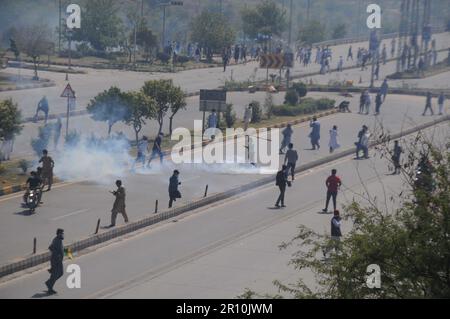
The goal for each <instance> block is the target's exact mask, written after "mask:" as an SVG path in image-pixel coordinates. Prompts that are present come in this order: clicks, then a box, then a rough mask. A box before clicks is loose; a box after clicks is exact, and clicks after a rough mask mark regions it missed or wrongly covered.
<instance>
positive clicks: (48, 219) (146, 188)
mask: <svg viewBox="0 0 450 319" xmlns="http://www.w3.org/2000/svg"><path fill="white" fill-rule="evenodd" d="M356 100H358V97H354V98H353V101H352V109H353V110H355V107H356V104H357V102H356ZM423 104H424V99H423V98H422V97H413V96H397V95H389V96H388V97H387V99H386V103H385V105H383V108H382V114H381V115H380V116H378V117H375V116H373V115H369V116H365V115H360V114H357V113H355V112H354V113H346V114H335V115H332V116H329V117H326V118H323V119H321V124H322V141H321V143H322V148H321V149H320V150H317V151H311V150H309V149H310V144H309V139H308V134H309V131H310V128H309V123H304V124H302V125H298V126H296V127H294V136H293V139H292V141H293V143H294V144H295V145H296V148H297V149H298V150H299V153H300V163H301V164H304V163H308V162H310V161H313V160H315V159H320V158H322V157H324V156H326V155H328V145H327V144H328V130H329V129H331V127H332V126H333V125H337V126H338V130H339V142H340V144H341V145H342V147H341V150H346V149H349V148H352V147H354V144H353V143H354V142H355V141H356V136H357V132H358V131H359V129H360V128H361V126H362V125H363V124H366V125H367V126H368V127H369V128H370V129H371V130H372V131H373V132H377V133H378V132H379V126H380V123H382V124H383V126H384V129H385V130H387V131H390V132H392V133H397V132H400V131H402V130H405V129H408V128H410V127H413V126H417V125H420V124H422V123H425V122H429V121H431V120H432V119H433V118H432V117H430V116H426V117H423V116H421V115H420V114H421V112H422V108H423ZM434 118H437V116H435V117H434ZM377 128H378V129H377ZM85 156H86V157H84V158H83V157H82V158H77V157H75V158H69V159H68V160H67V161H66V162H65V163H61V162H57V163H56V168H55V170H56V172H57V173H58V170H60V169H61V165H65V167H67V169H68V170H72V172H75V173H77V174H81V175H82V178H83V180H84V182H81V183H73V182H74V179H73V178H70V179H69V180H68V181H67V182H68V184H63V185H59V186H57V187H55V188H54V189H53V190H52V191H51V192H49V193H45V194H44V197H43V201H44V204H42V206H41V207H39V208H38V209H37V212H36V214H34V215H31V216H30V215H28V214H27V211H26V210H25V209H24V208H22V207H21V206H20V202H21V196H22V194H14V195H10V196H4V197H2V198H0V211H1V214H0V221H1V222H0V242H1V244H0V264H4V263H6V262H8V261H11V260H14V259H15V258H19V257H25V256H29V255H30V254H31V252H32V242H33V238H34V237H36V238H37V242H38V251H45V250H46V249H47V243H48V242H49V240H50V239H51V237H52V236H53V233H54V231H55V230H56V229H57V228H58V227H62V228H64V229H66V233H67V240H66V242H67V243H70V242H72V241H74V240H76V239H80V238H84V237H85V236H88V235H90V234H92V233H93V232H94V230H95V225H96V222H97V219H98V218H101V221H102V225H108V224H109V219H110V209H111V207H112V202H113V197H112V196H111V195H110V194H109V193H108V191H109V190H112V189H113V187H114V180H115V179H117V178H121V179H122V180H123V182H124V185H125V187H126V188H127V190H128V191H127V196H128V197H127V210H128V214H129V216H130V218H131V219H132V220H137V219H139V218H142V217H144V216H148V215H149V214H152V213H153V210H154V203H155V200H159V202H160V206H159V207H160V209H163V208H165V207H166V205H167V200H168V195H167V187H168V179H169V177H170V175H171V172H172V170H173V169H174V168H175V167H176V166H173V165H171V164H167V165H166V166H164V167H158V166H157V165H155V166H154V167H153V169H152V170H150V171H146V172H139V171H138V173H137V174H130V173H129V171H128V170H127V169H125V168H123V167H121V168H117V167H116V166H115V167H113V168H111V169H110V170H108V169H107V167H106V166H107V165H106V164H107V163H106V162H103V160H105V159H104V158H102V161H97V162H96V161H95V160H96V158H93V159H92V158H90V157H88V154H86V155H85ZM87 159H89V161H87ZM72 166H76V170H75V169H72V168H73V167H72ZM58 167H59V168H58ZM177 168H179V169H180V171H181V181H182V183H183V184H182V187H181V191H182V193H183V198H182V200H181V201H180V202H177V203H176V205H181V204H182V203H183V202H185V201H188V200H192V199H195V198H199V197H201V196H202V195H203V193H204V189H205V186H206V185H207V184H208V185H209V193H210V194H211V193H216V192H220V191H223V190H226V189H230V188H232V187H233V186H237V185H240V184H243V183H247V182H249V181H252V180H255V179H257V178H259V177H260V173H261V172H259V171H258V170H255V169H252V168H249V167H248V166H246V167H239V166H236V165H223V166H220V165H213V166H208V165H194V166H191V165H182V166H181V167H177ZM118 222H119V223H122V219H121V217H120V216H119V219H118Z"/></svg>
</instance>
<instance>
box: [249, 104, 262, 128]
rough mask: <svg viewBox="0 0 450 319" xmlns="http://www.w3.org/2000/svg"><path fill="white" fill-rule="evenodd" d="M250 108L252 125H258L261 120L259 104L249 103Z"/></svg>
mask: <svg viewBox="0 0 450 319" xmlns="http://www.w3.org/2000/svg"><path fill="white" fill-rule="evenodd" d="M250 106H251V107H252V121H251V122H252V123H259V122H261V119H262V110H261V104H260V103H259V102H258V101H251V102H250Z"/></svg>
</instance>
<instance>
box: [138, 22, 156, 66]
mask: <svg viewBox="0 0 450 319" xmlns="http://www.w3.org/2000/svg"><path fill="white" fill-rule="evenodd" d="M136 43H137V45H139V46H140V47H142V49H143V50H144V59H145V61H146V62H148V61H149V60H150V58H151V57H152V55H153V51H154V50H155V49H156V48H157V47H158V38H157V37H156V35H155V34H153V32H152V30H150V29H149V28H148V27H147V25H146V24H141V26H140V27H139V28H138V30H137V33H136Z"/></svg>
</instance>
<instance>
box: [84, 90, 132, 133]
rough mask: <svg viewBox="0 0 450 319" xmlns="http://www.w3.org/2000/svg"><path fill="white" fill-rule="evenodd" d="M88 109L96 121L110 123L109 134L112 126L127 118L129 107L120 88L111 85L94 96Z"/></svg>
mask: <svg viewBox="0 0 450 319" xmlns="http://www.w3.org/2000/svg"><path fill="white" fill-rule="evenodd" d="M87 111H88V113H89V114H91V117H92V119H93V120H94V121H99V122H107V123H108V135H110V134H111V129H112V126H113V125H114V124H115V123H117V122H119V121H122V120H123V119H124V118H125V115H126V112H127V109H126V107H125V105H124V102H123V100H122V92H121V91H120V89H119V88H117V87H111V88H110V89H109V90H105V91H103V92H102V93H100V94H98V95H97V96H96V97H94V98H93V99H92V100H91V101H90V102H89V104H88V106H87Z"/></svg>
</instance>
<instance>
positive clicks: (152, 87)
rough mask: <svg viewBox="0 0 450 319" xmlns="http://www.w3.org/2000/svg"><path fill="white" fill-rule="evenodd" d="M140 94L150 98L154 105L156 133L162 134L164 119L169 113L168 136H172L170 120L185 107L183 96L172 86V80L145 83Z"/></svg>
mask: <svg viewBox="0 0 450 319" xmlns="http://www.w3.org/2000/svg"><path fill="white" fill-rule="evenodd" d="M141 92H142V93H143V94H145V95H146V96H148V97H150V98H152V99H153V100H154V101H155V103H156V105H155V106H156V120H157V121H158V124H159V130H158V133H161V132H162V127H163V124H164V118H165V116H166V114H167V112H169V110H170V111H171V112H172V113H171V115H170V134H172V120H173V117H174V116H175V114H176V113H177V112H178V111H179V110H180V109H182V108H184V107H185V106H186V103H185V100H184V94H183V92H182V91H181V89H180V88H178V87H175V86H174V85H173V82H172V80H152V81H147V82H145V84H144V86H143V87H142V89H141Z"/></svg>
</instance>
